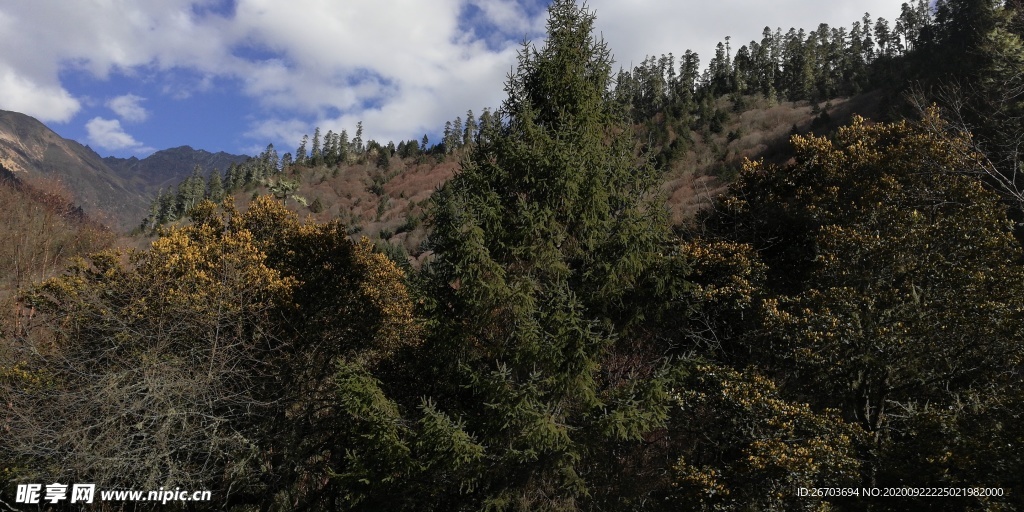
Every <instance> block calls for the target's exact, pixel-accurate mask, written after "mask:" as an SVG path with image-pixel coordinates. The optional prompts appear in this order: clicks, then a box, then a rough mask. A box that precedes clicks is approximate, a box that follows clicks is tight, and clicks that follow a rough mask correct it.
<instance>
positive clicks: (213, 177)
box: [206, 169, 224, 202]
mask: <svg viewBox="0 0 1024 512" xmlns="http://www.w3.org/2000/svg"><path fill="white" fill-rule="evenodd" d="M206 199H209V200H211V201H214V202H220V201H221V200H222V199H224V184H223V183H222V182H221V179H220V171H218V170H217V169H214V170H213V171H212V172H211V173H210V177H209V178H208V179H207V180H206Z"/></svg>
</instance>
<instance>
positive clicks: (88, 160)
mask: <svg viewBox="0 0 1024 512" xmlns="http://www.w3.org/2000/svg"><path fill="white" fill-rule="evenodd" d="M0 164H2V165H3V166H4V167H5V168H7V169H8V170H10V171H11V172H12V173H14V174H15V175H16V176H18V177H19V178H20V179H23V180H26V181H29V182H31V181H33V180H37V179H48V180H56V181H59V182H60V183H61V184H62V185H63V186H64V188H66V189H67V190H70V191H73V192H72V193H73V195H74V197H73V199H72V200H73V201H74V202H75V203H76V204H79V205H80V206H81V207H82V209H83V210H84V211H85V212H86V213H87V214H88V215H89V216H91V217H93V218H96V219H99V220H100V221H102V222H104V223H107V224H110V225H112V226H116V227H122V226H125V225H128V224H130V219H138V218H141V217H142V216H144V215H145V209H146V205H147V203H148V201H147V199H146V197H145V196H144V195H143V194H142V193H140V192H139V191H138V190H137V189H135V188H133V187H131V186H129V185H128V183H126V182H125V180H123V179H122V178H121V177H119V176H118V175H117V174H116V173H114V172H113V171H112V170H111V169H110V167H108V166H107V165H106V164H105V163H104V162H103V159H102V158H100V156H99V155H98V154H96V152H95V151H93V150H92V149H90V148H89V147H88V146H83V145H81V144H79V143H77V142H75V141H73V140H69V139H65V138H63V137H61V136H60V135H57V134H56V133H54V132H53V130H50V129H49V128H47V127H46V125H44V124H43V123H41V122H39V121H38V120H36V119H35V118H32V117H30V116H27V115H25V114H21V113H18V112H9V111H0Z"/></svg>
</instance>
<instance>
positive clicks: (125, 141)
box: [85, 117, 151, 153]
mask: <svg viewBox="0 0 1024 512" xmlns="http://www.w3.org/2000/svg"><path fill="white" fill-rule="evenodd" d="M85 129H86V131H87V132H88V138H89V143H90V144H95V145H97V146H99V147H101V148H103V149H106V150H110V151H118V150H130V151H131V152H133V153H145V152H149V151H151V148H147V147H146V146H145V145H144V144H142V143H141V142H139V141H137V140H135V138H134V137H132V136H131V135H129V134H128V133H126V132H125V131H124V129H123V128H121V121H118V120H117V119H103V118H102V117H94V118H92V119H91V120H89V122H88V123H85Z"/></svg>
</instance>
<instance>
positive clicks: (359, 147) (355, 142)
mask: <svg viewBox="0 0 1024 512" xmlns="http://www.w3.org/2000/svg"><path fill="white" fill-rule="evenodd" d="M352 148H353V149H354V150H355V153H356V154H357V155H360V154H362V153H363V122H362V121H359V122H358V123H356V136H355V138H353V139H352Z"/></svg>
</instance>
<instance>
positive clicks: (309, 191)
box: [235, 92, 882, 265]
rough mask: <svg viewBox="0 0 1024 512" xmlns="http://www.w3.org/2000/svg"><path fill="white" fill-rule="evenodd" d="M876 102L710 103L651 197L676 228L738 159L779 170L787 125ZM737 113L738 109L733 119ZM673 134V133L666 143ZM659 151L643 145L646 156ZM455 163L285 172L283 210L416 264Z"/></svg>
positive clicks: (875, 97) (372, 157)
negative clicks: (715, 120) (721, 113)
mask: <svg viewBox="0 0 1024 512" xmlns="http://www.w3.org/2000/svg"><path fill="white" fill-rule="evenodd" d="M881 98H882V94H881V93H879V92H872V93H866V94H861V95H858V96H854V97H850V98H835V99H832V100H830V101H828V102H826V103H824V104H823V105H815V104H812V103H811V102H807V101H796V102H790V101H784V102H771V101H769V100H767V99H765V98H764V97H763V96H760V95H750V96H744V97H742V99H741V100H740V101H741V104H740V105H736V99H735V98H732V97H722V98H720V99H719V100H718V107H719V108H720V109H723V110H726V111H728V112H730V115H729V116H728V118H727V121H726V122H725V123H724V124H723V129H722V130H720V131H719V132H718V133H712V132H704V133H699V132H697V131H693V130H691V131H690V132H689V133H688V134H687V135H686V136H685V137H686V139H687V140H689V141H692V143H691V144H688V145H687V150H686V151H685V152H683V153H681V154H680V155H678V156H677V157H674V158H673V159H672V160H670V161H669V162H668V165H666V166H665V169H664V171H663V174H662V183H661V185H660V189H659V191H658V193H660V194H662V195H663V197H664V200H665V204H666V207H667V208H668V210H669V211H670V218H671V221H672V223H673V224H674V225H683V224H686V223H687V222H689V221H690V220H692V219H693V217H694V215H695V213H696V212H697V211H699V210H701V209H702V208H705V207H707V206H709V205H710V204H712V202H713V200H714V199H715V198H717V197H718V196H720V195H721V194H723V193H725V191H726V189H727V188H728V185H729V183H730V182H731V181H732V180H733V179H734V177H735V176H736V174H737V173H738V171H739V169H740V168H741V167H742V165H743V162H744V161H745V160H747V159H749V160H755V161H756V160H761V159H764V160H766V161H768V162H773V163H783V162H785V161H786V160H788V159H790V158H791V157H792V149H791V146H790V144H789V138H790V136H791V135H792V134H793V130H794V127H795V128H796V131H797V132H798V133H801V134H806V133H812V132H813V133H831V132H832V131H834V130H835V129H836V128H838V127H839V126H842V125H844V124H847V123H848V122H849V120H850V119H851V117H852V116H853V115H855V114H857V115H861V116H863V117H866V118H876V119H877V118H880V117H881V116H882V112H881V107H880V104H881ZM738 108H742V109H743V110H742V111H739V112H737V111H736V110H737V109H738ZM643 130H644V128H643V127H637V128H636V132H637V137H638V139H642V138H643ZM679 137H680V135H679V134H675V133H673V134H672V135H671V136H670V139H669V142H670V143H671V142H672V141H674V140H675V139H677V138H679ZM659 150H661V148H651V149H650V150H649V153H655V152H657V151H659ZM463 156H464V153H463V151H461V150H460V151H456V152H454V153H452V154H449V155H443V156H442V155H419V156H417V157H412V158H399V157H398V156H393V157H391V160H390V162H391V163H390V165H389V166H388V167H389V169H388V170H384V169H381V168H379V167H378V166H377V165H375V162H377V160H378V154H377V153H376V150H373V151H371V152H369V153H366V154H364V155H361V156H360V157H359V158H358V159H357V160H356V161H354V162H350V163H347V164H342V165H339V166H337V167H333V168H329V167H327V166H318V167H307V166H298V165H293V166H291V167H289V169H288V170H286V171H285V173H284V175H285V177H286V178H287V179H293V180H298V181H299V183H300V185H299V187H298V189H297V190H296V191H295V193H294V196H297V197H299V198H302V199H304V200H305V204H303V203H302V202H301V201H296V200H294V199H291V198H289V199H287V200H286V201H285V203H286V206H287V207H288V208H290V209H292V210H293V211H295V212H297V213H299V214H300V215H304V216H309V217H310V218H312V219H313V220H315V221H317V222H327V221H330V220H333V219H339V220H341V221H342V222H343V223H344V224H346V225H347V226H348V229H349V232H350V233H351V234H352V235H353V236H367V237H369V238H371V239H373V240H378V241H383V242H387V244H388V245H390V246H391V248H392V249H396V250H397V251H398V254H403V253H404V254H403V255H407V256H408V258H409V261H410V262H411V263H412V264H413V265H418V264H419V263H421V262H422V259H423V258H424V257H425V252H424V251H425V248H424V245H423V244H424V241H425V240H426V238H427V235H428V233H429V227H428V223H427V222H425V221H426V220H427V207H428V202H429V199H430V197H431V196H432V195H433V193H434V192H435V191H436V190H437V189H438V187H439V186H440V185H442V184H443V183H445V182H446V181H447V180H448V179H450V178H451V177H452V176H453V175H454V174H455V173H456V172H458V170H459V168H460V159H461V158H463ZM269 193H270V190H269V189H268V188H267V187H266V186H250V187H248V188H247V189H245V190H244V191H242V192H238V193H236V194H235V200H236V204H237V205H238V206H239V207H240V208H242V209H244V208H246V207H247V205H248V203H249V201H251V200H252V198H254V197H256V196H258V195H263V194H269Z"/></svg>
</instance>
